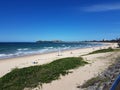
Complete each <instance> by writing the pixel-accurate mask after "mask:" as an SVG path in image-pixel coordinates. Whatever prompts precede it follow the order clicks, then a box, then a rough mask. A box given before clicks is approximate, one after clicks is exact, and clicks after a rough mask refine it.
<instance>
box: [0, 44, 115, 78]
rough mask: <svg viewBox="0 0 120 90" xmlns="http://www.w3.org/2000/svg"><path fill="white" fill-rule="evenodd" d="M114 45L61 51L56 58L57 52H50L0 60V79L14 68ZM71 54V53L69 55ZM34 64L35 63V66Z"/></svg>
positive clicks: (82, 53) (108, 45) (39, 63)
mask: <svg viewBox="0 0 120 90" xmlns="http://www.w3.org/2000/svg"><path fill="white" fill-rule="evenodd" d="M115 45H116V43H114V44H113V43H107V44H105V45H103V46H100V47H91V48H81V49H75V50H67V51H62V55H60V56H58V52H52V53H47V54H38V55H30V56H24V57H16V58H8V59H2V60H0V67H1V68H0V77H2V76H4V75H5V74H7V73H8V72H10V71H11V70H12V69H14V68H24V67H29V66H34V65H42V64H46V63H49V62H52V61H53V60H56V59H60V58H65V57H79V56H81V55H84V54H87V53H89V52H92V51H95V50H99V49H104V48H108V47H113V48H114V47H115ZM71 52H72V53H71ZM34 62H37V63H36V64H35V63H34Z"/></svg>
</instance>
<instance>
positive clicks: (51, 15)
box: [0, 0, 120, 42]
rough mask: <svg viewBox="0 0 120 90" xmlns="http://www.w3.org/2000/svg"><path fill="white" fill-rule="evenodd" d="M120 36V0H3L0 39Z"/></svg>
mask: <svg viewBox="0 0 120 90" xmlns="http://www.w3.org/2000/svg"><path fill="white" fill-rule="evenodd" d="M119 36H120V0H0V41H1V42H14V41H15V42H16V41H20V42H29V41H30V42H32V41H37V40H56V39H59V40H64V41H74V40H75V41H78V40H101V39H103V38H105V39H112V38H116V37H119Z"/></svg>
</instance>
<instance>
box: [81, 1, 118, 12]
mask: <svg viewBox="0 0 120 90" xmlns="http://www.w3.org/2000/svg"><path fill="white" fill-rule="evenodd" d="M82 10H83V11H86V12H101V11H111V10H120V3H114V4H99V5H92V6H89V7H83V8H82Z"/></svg>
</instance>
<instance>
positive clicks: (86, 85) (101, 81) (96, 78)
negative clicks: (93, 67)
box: [81, 76, 109, 88]
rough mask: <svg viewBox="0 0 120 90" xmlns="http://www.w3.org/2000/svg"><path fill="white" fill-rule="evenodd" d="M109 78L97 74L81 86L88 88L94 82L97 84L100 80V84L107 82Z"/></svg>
mask: <svg viewBox="0 0 120 90" xmlns="http://www.w3.org/2000/svg"><path fill="white" fill-rule="evenodd" d="M108 80H109V79H108V78H101V77H100V76H97V77H94V78H92V79H90V80H88V81H87V82H85V83H84V84H83V85H82V86H81V88H87V87H89V86H93V85H94V84H96V83H98V82H99V84H101V83H103V82H106V81H108Z"/></svg>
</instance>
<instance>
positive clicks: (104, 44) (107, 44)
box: [0, 43, 115, 61]
mask: <svg viewBox="0 0 120 90" xmlns="http://www.w3.org/2000/svg"><path fill="white" fill-rule="evenodd" d="M102 44H103V45H101V46H92V47H84V48H72V49H66V50H61V52H66V51H74V50H80V49H90V48H97V47H103V46H109V45H111V44H113V43H102ZM114 44H115V43H114ZM51 53H58V51H51V52H44V53H36V54H28V55H22V56H14V57H8V58H0V61H1V60H9V59H15V58H16V59H17V58H23V57H29V56H37V55H44V54H51Z"/></svg>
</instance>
